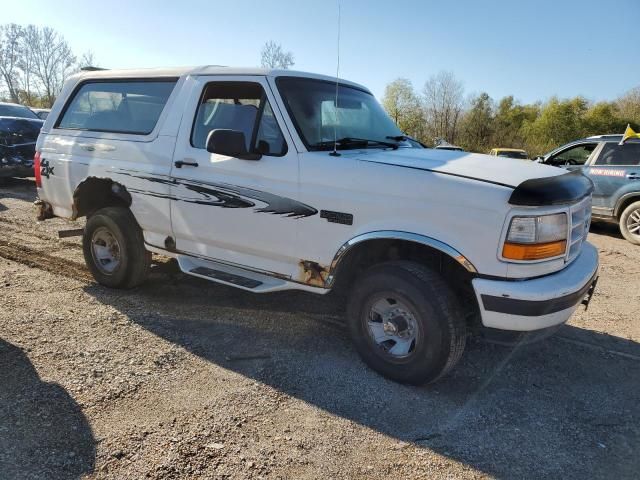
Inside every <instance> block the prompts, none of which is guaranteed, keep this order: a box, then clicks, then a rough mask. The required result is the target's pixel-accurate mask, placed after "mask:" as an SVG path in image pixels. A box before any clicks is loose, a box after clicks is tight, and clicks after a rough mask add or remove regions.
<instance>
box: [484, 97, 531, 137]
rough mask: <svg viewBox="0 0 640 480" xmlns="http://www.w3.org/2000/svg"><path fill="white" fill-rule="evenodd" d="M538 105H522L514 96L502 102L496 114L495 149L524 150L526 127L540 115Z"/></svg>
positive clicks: (505, 98) (503, 99)
mask: <svg viewBox="0 0 640 480" xmlns="http://www.w3.org/2000/svg"><path fill="white" fill-rule="evenodd" d="M539 110H540V106H539V105H538V104H531V105H520V104H519V103H518V102H516V101H515V99H514V98H513V96H511V95H510V96H507V97H504V98H502V99H501V100H500V102H499V103H498V107H497V108H496V113H495V122H494V135H493V147H494V148H497V147H502V148H524V147H525V146H526V139H525V128H526V125H528V124H530V123H532V122H534V121H535V120H536V118H537V117H538V115H539Z"/></svg>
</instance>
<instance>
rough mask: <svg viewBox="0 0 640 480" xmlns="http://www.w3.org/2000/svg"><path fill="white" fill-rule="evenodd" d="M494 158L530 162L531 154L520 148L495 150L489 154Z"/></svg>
mask: <svg viewBox="0 0 640 480" xmlns="http://www.w3.org/2000/svg"><path fill="white" fill-rule="evenodd" d="M489 155H493V156H494V157H508V158H518V159H520V160H529V154H528V153H527V152H526V151H525V150H521V149H519V148H494V149H493V150H491V151H490V152H489Z"/></svg>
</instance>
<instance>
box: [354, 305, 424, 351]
mask: <svg viewBox="0 0 640 480" xmlns="http://www.w3.org/2000/svg"><path fill="white" fill-rule="evenodd" d="M363 320H364V323H365V328H366V331H367V334H368V335H369V340H370V341H371V343H372V344H373V345H374V346H375V348H376V350H377V351H378V353H379V354H380V355H381V356H382V357H383V358H385V359H387V360H390V361H404V360H407V359H408V358H410V357H412V356H413V355H414V354H415V352H416V350H417V349H418V345H419V342H420V341H421V339H422V334H421V330H420V324H419V322H418V320H417V316H416V314H415V312H414V311H413V309H412V308H411V307H410V306H409V305H408V303H407V302H406V301H405V300H403V299H401V298H400V297H399V296H398V295H397V294H395V293H381V294H378V295H376V296H374V297H373V298H372V299H371V301H369V302H368V306H367V308H366V309H365V316H364V318H363Z"/></svg>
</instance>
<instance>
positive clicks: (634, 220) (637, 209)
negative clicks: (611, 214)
mask: <svg viewBox="0 0 640 480" xmlns="http://www.w3.org/2000/svg"><path fill="white" fill-rule="evenodd" d="M620 233H622V236H623V237H624V238H625V239H626V240H628V241H629V242H631V243H633V244H634V245H640V202H633V203H632V204H631V205H629V206H628V207H627V208H625V209H624V211H623V212H622V215H620Z"/></svg>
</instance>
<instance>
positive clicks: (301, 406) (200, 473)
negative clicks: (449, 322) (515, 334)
mask: <svg viewBox="0 0 640 480" xmlns="http://www.w3.org/2000/svg"><path fill="white" fill-rule="evenodd" d="M34 197H35V191H34V187H33V184H32V182H30V181H28V180H24V181H22V180H13V181H10V182H9V183H8V184H7V185H5V186H0V232H1V233H0V478H3V479H4V478H7V479H12V478H29V479H32V478H34V479H35V478H38V479H40V478H42V479H58V478H65V479H66V478H107V479H122V478H136V479H137V478H234V479H236V478H237V479H245V478H336V479H342V478H345V479H347V478H349V479H351V478H366V479H377V478H411V479H413V478H425V479H427V478H456V479H457V478H536V479H537V478H616V479H624V478H629V479H631V478H638V475H639V472H640V389H639V388H638V387H639V385H640V348H639V344H638V342H640V319H639V318H638V309H639V307H640V247H635V246H632V245H630V244H629V243H627V242H625V241H624V240H622V239H621V237H620V236H619V234H618V233H617V231H616V229H615V227H610V226H594V227H593V229H592V232H591V235H590V240H591V241H592V242H593V243H594V244H595V245H596V246H597V247H598V248H599V250H600V254H601V263H602V267H601V277H600V283H599V286H598V289H597V291H596V294H595V296H594V299H593V301H592V304H591V306H590V307H589V310H588V311H587V312H582V311H580V312H579V313H576V314H575V315H574V317H573V318H572V319H571V321H570V323H569V325H567V326H565V327H563V328H562V329H561V330H560V331H559V332H558V333H556V335H554V336H552V337H550V338H548V339H546V340H544V341H541V342H538V343H535V344H532V345H523V344H520V345H518V346H515V347H504V346H499V345H496V344H491V343H487V342H485V341H481V340H479V339H471V340H470V341H469V344H468V348H467V351H466V353H465V356H464V358H463V360H462V362H461V363H460V365H459V366H458V367H457V368H456V369H455V370H454V372H453V373H452V374H451V375H449V376H448V377H447V378H445V379H443V380H442V381H440V382H439V383H437V384H435V385H432V386H427V387H419V388H418V387H408V386H402V385H398V384H395V383H393V382H390V381H387V380H385V379H383V378H381V377H380V376H378V375H376V374H375V373H373V372H372V371H371V370H369V369H368V368H367V367H365V365H364V364H363V363H362V362H361V361H360V360H359V358H358V357H357V355H356V353H355V352H354V350H353V349H352V347H351V346H350V344H349V341H348V338H347V336H346V331H345V329H344V327H343V325H342V306H341V305H340V303H339V302H338V301H337V300H335V299H334V298H332V297H331V296H328V297H316V296H313V295H308V294H301V293H295V292H294V293H291V292H284V293H278V294H268V295H262V296H258V295H253V294H248V293H244V292H242V291H239V290H234V289H229V288H226V287H223V286H219V285H215V284H213V283H209V282H206V281H200V280H198V279H195V278H191V277H187V276H185V275H183V274H181V273H180V272H179V271H178V270H177V268H176V266H175V264H174V263H173V262H172V261H168V260H167V259H163V258H156V259H155V264H154V267H153V272H152V275H151V278H150V279H149V281H148V282H147V283H146V284H145V285H144V286H142V287H140V288H137V289H135V290H132V291H127V292H123V291H115V290H109V289H106V288H103V287H101V286H98V285H97V284H96V283H95V282H93V281H92V278H91V276H90V275H89V273H88V272H87V270H86V269H85V267H84V262H83V258H82V252H81V249H80V244H79V240H78V239H76V238H72V239H66V240H59V239H58V238H57V231H58V230H60V229H65V228H77V227H78V224H75V223H68V222H65V221H62V220H58V219H56V220H49V221H46V222H42V223H37V222H36V221H35V220H34V213H33V207H32V205H31V203H32V202H33V200H34Z"/></svg>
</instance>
